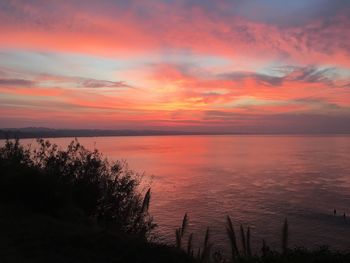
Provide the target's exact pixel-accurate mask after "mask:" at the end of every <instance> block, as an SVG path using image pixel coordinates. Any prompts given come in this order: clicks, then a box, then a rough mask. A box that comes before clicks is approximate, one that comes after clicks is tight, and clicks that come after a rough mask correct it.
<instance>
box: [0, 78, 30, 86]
mask: <svg viewBox="0 0 350 263" xmlns="http://www.w3.org/2000/svg"><path fill="white" fill-rule="evenodd" d="M34 84H35V82H33V81H31V80H26V79H0V86H3V87H31V86H33V85H34Z"/></svg>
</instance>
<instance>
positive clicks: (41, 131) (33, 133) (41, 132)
mask: <svg viewBox="0 0 350 263" xmlns="http://www.w3.org/2000/svg"><path fill="white" fill-rule="evenodd" d="M174 135H175V136H176V135H179V136H180V135H281V136H283V135H290V136H317V135H318V136H337V135H341V136H346V135H350V133H262V132H251V133H243V132H242V133H238V132H205V131H204V132H198V131H173V130H168V131H164V130H131V129H123V130H107V129H51V128H44V127H43V128H42V127H27V128H2V129H0V139H14V138H18V139H30V138H67V137H109V136H121V137H122V136H174Z"/></svg>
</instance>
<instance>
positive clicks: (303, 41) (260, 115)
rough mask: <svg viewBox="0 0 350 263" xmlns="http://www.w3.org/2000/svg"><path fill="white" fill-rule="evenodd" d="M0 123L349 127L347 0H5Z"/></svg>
mask: <svg viewBox="0 0 350 263" xmlns="http://www.w3.org/2000/svg"><path fill="white" fill-rule="evenodd" d="M0 22H1V23H0V33H1V34H0V113H1V114H0V127H1V128H4V127H28V126H32V127H50V128H96V129H155V130H183V131H209V132H291V133H304V132H306V133H307V132H332V133H342V132H350V1H347V0H307V1H306V0H291V1H289V0H288V1H281V0H249V1H247V0H231V1H229V0H217V1H213V0H212V1H210V0H202V1H201V0H192V1H190V0H176V1H175V0H163V1H161V0H142V1H141V0H128V1H126V0H124V1H122V0H103V1H91V0H71V1H54V0H22V1H21V0H13V1H11V0H1V1H0Z"/></svg>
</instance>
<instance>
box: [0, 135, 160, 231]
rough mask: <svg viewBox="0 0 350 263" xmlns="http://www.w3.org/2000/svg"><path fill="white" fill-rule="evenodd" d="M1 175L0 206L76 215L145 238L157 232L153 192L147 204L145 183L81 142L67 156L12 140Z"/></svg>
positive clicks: (1, 152) (0, 158) (44, 145)
mask: <svg viewBox="0 0 350 263" xmlns="http://www.w3.org/2000/svg"><path fill="white" fill-rule="evenodd" d="M0 171H1V175H0V202H6V203H17V204H19V205H23V206H24V207H27V208H28V209H32V210H35V211H39V212H43V213H48V214H51V215H55V216H63V217H64V216H65V215H66V216H67V214H72V213H73V214H75V215H76V216H83V217H85V218H86V217H88V218H90V219H93V220H95V221H96V222H97V223H99V224H100V225H102V226H106V227H112V228H114V229H115V230H117V231H120V232H123V233H127V234H131V235H136V236H139V237H142V238H147V237H148V236H149V234H150V231H151V230H152V229H153V228H154V227H155V225H154V224H153V223H152V217H151V216H150V215H149V213H148V206H149V200H150V191H148V192H147V194H146V196H145V198H142V196H141V194H140V191H139V190H138V187H139V185H140V182H141V177H140V176H139V175H137V174H135V173H134V172H133V171H131V170H130V169H129V168H128V166H127V164H126V163H124V162H119V161H117V162H114V163H109V162H108V160H107V159H105V158H103V156H102V154H101V153H100V152H99V151H98V150H96V149H95V150H94V151H90V150H87V149H86V148H85V147H83V146H82V145H81V144H80V143H79V142H78V141H77V140H74V141H72V142H71V143H70V144H69V145H68V147H67V149H65V150H61V149H59V148H58V146H57V145H55V144H51V143H50V142H49V141H45V140H43V139H40V140H38V147H37V148H35V149H31V148H29V147H27V148H24V147H23V146H22V145H21V144H20V143H19V141H18V140H15V141H10V140H7V141H6V143H5V145H4V146H3V147H2V148H0ZM67 217H70V218H71V217H72V216H71V215H69V216H67Z"/></svg>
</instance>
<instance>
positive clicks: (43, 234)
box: [0, 205, 192, 263]
mask: <svg viewBox="0 0 350 263" xmlns="http://www.w3.org/2000/svg"><path fill="white" fill-rule="evenodd" d="M0 233H1V234H0V262H4V263H5V262H26V263H27V262H51V263H54V262H65V263H68V262H75V263H78V262H136V263H137V262H192V260H191V259H190V258H189V257H188V256H187V255H186V254H185V253H183V252H181V251H179V250H176V249H175V248H172V247H168V246H165V245H161V244H155V243H151V242H145V241H142V240H140V239H138V238H132V237H130V236H127V235H125V234H116V233H115V234H112V233H110V232H106V231H104V230H102V229H101V228H99V227H98V226H96V225H94V224H89V223H87V222H72V221H65V220H61V219H57V218H54V217H52V216H48V215H44V214H39V213H33V212H30V211H28V210H27V211H26V209H24V208H20V207H18V206H3V205H2V206H0Z"/></svg>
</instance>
